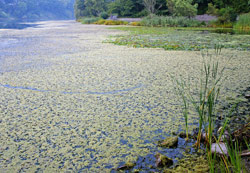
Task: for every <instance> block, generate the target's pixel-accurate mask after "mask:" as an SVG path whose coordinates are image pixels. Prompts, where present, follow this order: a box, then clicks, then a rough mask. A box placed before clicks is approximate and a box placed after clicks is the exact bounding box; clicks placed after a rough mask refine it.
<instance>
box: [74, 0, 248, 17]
mask: <svg viewBox="0 0 250 173" xmlns="http://www.w3.org/2000/svg"><path fill="white" fill-rule="evenodd" d="M249 11H250V0H76V1H75V16H76V18H77V19H78V18H82V17H98V16H100V17H102V16H107V15H111V14H114V15H117V16H118V17H142V16H147V15H149V14H156V15H172V16H189V17H190V16H194V15H196V14H205V13H210V14H213V15H218V16H223V15H224V17H226V18H230V17H232V15H234V18H235V16H237V15H238V14H241V13H247V12H249ZM232 18H233V17H232Z"/></svg>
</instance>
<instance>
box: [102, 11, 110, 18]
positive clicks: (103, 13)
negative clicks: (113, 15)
mask: <svg viewBox="0 0 250 173" xmlns="http://www.w3.org/2000/svg"><path fill="white" fill-rule="evenodd" d="M100 17H101V18H103V19H107V18H108V17H109V15H108V13H107V12H105V11H104V12H102V13H101V14H100Z"/></svg>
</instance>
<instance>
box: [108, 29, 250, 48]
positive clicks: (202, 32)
mask: <svg viewBox="0 0 250 173" xmlns="http://www.w3.org/2000/svg"><path fill="white" fill-rule="evenodd" d="M111 29H118V30H122V31H130V33H129V34H126V35H118V36H115V37H112V39H111V40H107V42H109V43H114V44H116V45H126V46H131V47H135V48H163V49H165V50H189V51H199V50H203V49H213V48H214V44H215V43H218V42H220V44H221V45H222V46H223V48H227V49H237V50H250V42H249V40H250V39H249V36H245V35H244V36H243V35H228V34H218V33H213V31H215V30H216V29H215V28H164V27H115V28H111ZM113 38H114V39H113Z"/></svg>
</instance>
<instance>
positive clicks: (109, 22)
mask: <svg viewBox="0 0 250 173" xmlns="http://www.w3.org/2000/svg"><path fill="white" fill-rule="evenodd" d="M94 24H98V25H127V24H128V22H126V21H120V20H103V19H101V20H98V21H97V22H94Z"/></svg>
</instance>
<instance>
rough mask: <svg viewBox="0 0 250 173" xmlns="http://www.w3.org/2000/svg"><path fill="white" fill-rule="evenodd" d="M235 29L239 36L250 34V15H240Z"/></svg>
mask: <svg viewBox="0 0 250 173" xmlns="http://www.w3.org/2000/svg"><path fill="white" fill-rule="evenodd" d="M234 29H235V31H236V33H238V34H250V13H247V14H242V15H240V16H239V20H238V21H237V23H236V24H235V25H234Z"/></svg>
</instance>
